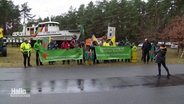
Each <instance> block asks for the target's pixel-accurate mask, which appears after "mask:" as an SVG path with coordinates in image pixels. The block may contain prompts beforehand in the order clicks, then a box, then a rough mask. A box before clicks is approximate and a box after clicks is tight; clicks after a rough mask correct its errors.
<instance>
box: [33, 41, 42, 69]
mask: <svg viewBox="0 0 184 104" xmlns="http://www.w3.org/2000/svg"><path fill="white" fill-rule="evenodd" d="M33 48H34V50H35V51H36V65H37V66H39V63H40V65H43V64H42V62H41V61H40V59H39V52H40V50H41V48H42V44H41V41H40V39H39V38H37V39H36V42H35V43H34V47H33Z"/></svg>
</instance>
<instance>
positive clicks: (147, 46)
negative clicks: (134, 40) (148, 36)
mask: <svg viewBox="0 0 184 104" xmlns="http://www.w3.org/2000/svg"><path fill="white" fill-rule="evenodd" d="M142 50H143V51H144V52H148V51H149V50H151V43H150V42H149V41H146V42H144V43H143V46H142Z"/></svg>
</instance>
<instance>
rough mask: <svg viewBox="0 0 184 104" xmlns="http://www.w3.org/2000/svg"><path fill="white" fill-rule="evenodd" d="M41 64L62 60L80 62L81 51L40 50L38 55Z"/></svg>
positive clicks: (75, 49)
mask: <svg viewBox="0 0 184 104" xmlns="http://www.w3.org/2000/svg"><path fill="white" fill-rule="evenodd" d="M39 57H40V60H41V62H49V61H62V60H80V59H83V49H82V48H74V49H56V50H42V51H41V52H40V53H39Z"/></svg>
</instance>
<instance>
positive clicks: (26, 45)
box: [20, 42, 31, 52]
mask: <svg viewBox="0 0 184 104" xmlns="http://www.w3.org/2000/svg"><path fill="white" fill-rule="evenodd" d="M20 51H21V52H30V51H31V44H29V43H25V42H23V43H22V44H21V45H20Z"/></svg>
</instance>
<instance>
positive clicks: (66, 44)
mask: <svg viewBox="0 0 184 104" xmlns="http://www.w3.org/2000/svg"><path fill="white" fill-rule="evenodd" d="M61 48H62V49H70V44H69V43H68V41H67V40H64V42H63V43H62V44H61ZM67 62H68V64H70V61H69V60H67ZM63 64H65V60H63Z"/></svg>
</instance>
